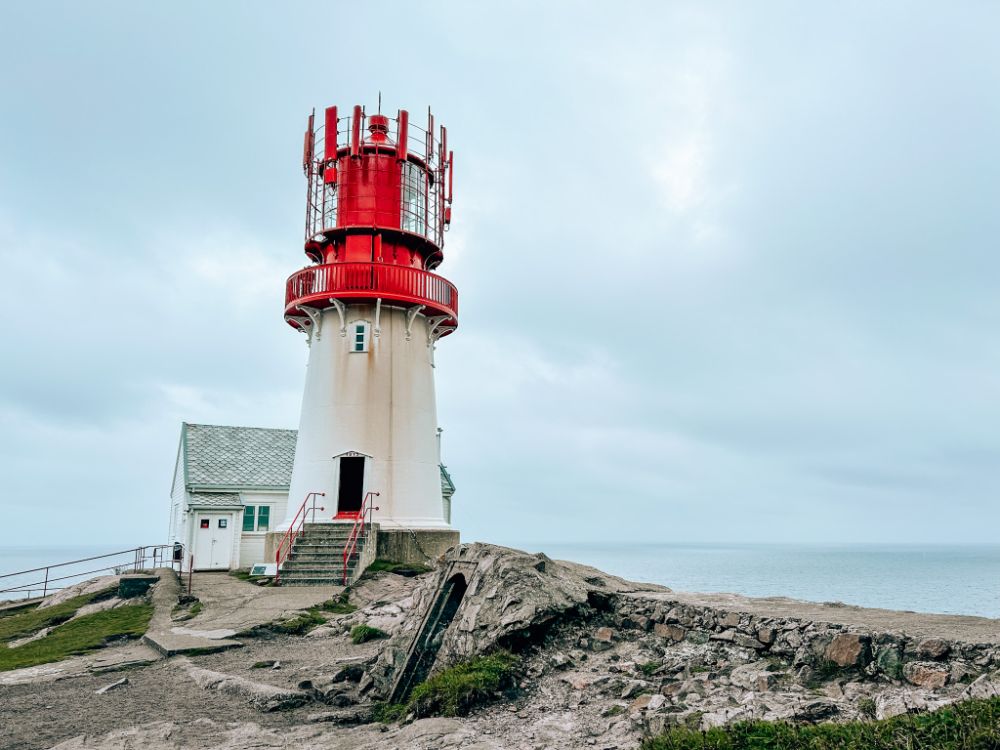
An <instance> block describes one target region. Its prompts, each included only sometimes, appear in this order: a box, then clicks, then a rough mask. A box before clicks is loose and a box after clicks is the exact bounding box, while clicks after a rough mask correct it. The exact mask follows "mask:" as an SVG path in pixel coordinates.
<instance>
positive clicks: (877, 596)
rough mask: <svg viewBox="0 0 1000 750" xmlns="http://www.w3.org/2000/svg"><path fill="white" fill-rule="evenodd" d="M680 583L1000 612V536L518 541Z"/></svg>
mask: <svg viewBox="0 0 1000 750" xmlns="http://www.w3.org/2000/svg"><path fill="white" fill-rule="evenodd" d="M508 546H511V547H516V548H517V549H525V550H530V551H532V552H538V551H543V552H545V554H547V555H548V556H549V557H551V558H553V559H557V560H573V561H575V562H580V563H584V564H586V565H592V566H593V567H595V568H598V569H600V570H604V571H606V572H608V573H612V574H614V575H617V576H620V577H622V578H625V579H628V580H631V581H645V582H651V583H659V584H662V585H664V586H669V587H670V588H672V589H674V590H676V591H703V592H730V593H736V594H743V595H745V596H787V597H791V598H793V599H805V600H808V601H814V602H842V603H844V604H855V605H858V606H862V607H881V608H883V609H899V610H912V611H914V612H936V613H942V614H961V615H979V616H981V617H994V618H1000V544H969V545H885V544H604V543H600V544H598V543H594V544H580V543H573V544H569V543H550V544H539V543H530V544H526V543H521V544H518V543H514V544H510V545H508Z"/></svg>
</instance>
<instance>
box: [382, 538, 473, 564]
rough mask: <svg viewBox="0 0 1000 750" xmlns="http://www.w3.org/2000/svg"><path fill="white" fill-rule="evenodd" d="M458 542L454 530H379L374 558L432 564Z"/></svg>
mask: <svg viewBox="0 0 1000 750" xmlns="http://www.w3.org/2000/svg"><path fill="white" fill-rule="evenodd" d="M458 542H459V534H458V531H457V530H455V529H447V530H443V529H379V532H378V541H377V542H376V544H375V557H377V558H378V559H380V560H391V561H392V562H401V563H413V564H420V563H427V564H430V563H433V562H434V560H436V559H437V558H438V557H440V556H441V555H442V554H444V552H445V551H446V550H448V549H449V548H451V547H454V546H455V545H456V544H458Z"/></svg>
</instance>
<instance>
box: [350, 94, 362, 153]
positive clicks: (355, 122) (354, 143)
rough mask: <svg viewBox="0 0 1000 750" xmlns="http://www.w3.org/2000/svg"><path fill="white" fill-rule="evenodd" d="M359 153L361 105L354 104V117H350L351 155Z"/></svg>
mask: <svg viewBox="0 0 1000 750" xmlns="http://www.w3.org/2000/svg"><path fill="white" fill-rule="evenodd" d="M360 155H361V105H360V104H355V105H354V117H353V118H352V119H351V156H360Z"/></svg>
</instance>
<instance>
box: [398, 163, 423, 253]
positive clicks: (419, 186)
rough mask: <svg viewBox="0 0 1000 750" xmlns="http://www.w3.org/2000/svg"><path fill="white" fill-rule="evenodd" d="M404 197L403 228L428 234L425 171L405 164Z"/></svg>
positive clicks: (413, 165) (414, 165)
mask: <svg viewBox="0 0 1000 750" xmlns="http://www.w3.org/2000/svg"><path fill="white" fill-rule="evenodd" d="M402 183H403V186H402V187H403V196H402V216H401V217H400V219H401V226H402V228H403V229H404V230H405V231H407V232H414V233H416V234H421V235H422V234H425V233H426V224H425V219H424V217H425V216H426V213H427V194H426V193H425V192H424V189H425V186H424V171H423V170H422V169H420V167H418V166H417V165H416V164H411V163H410V162H408V161H407V162H403V179H402Z"/></svg>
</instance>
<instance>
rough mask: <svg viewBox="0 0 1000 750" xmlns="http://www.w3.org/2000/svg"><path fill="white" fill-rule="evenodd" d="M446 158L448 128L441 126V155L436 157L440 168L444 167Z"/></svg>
mask: <svg viewBox="0 0 1000 750" xmlns="http://www.w3.org/2000/svg"><path fill="white" fill-rule="evenodd" d="M447 158H448V128H446V127H445V126H444V125H442V126H441V155H440V156H439V157H438V159H439V161H440V162H441V166H442V167H444V161H445V159H447Z"/></svg>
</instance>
